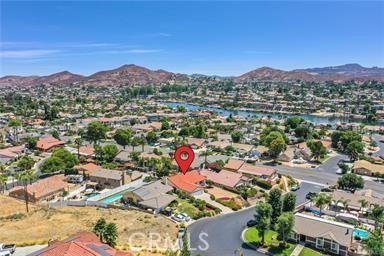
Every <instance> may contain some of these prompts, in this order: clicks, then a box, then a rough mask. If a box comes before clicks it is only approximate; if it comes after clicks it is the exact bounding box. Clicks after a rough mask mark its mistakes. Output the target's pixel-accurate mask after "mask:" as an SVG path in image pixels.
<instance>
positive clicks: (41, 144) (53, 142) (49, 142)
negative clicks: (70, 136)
mask: <svg viewBox="0 0 384 256" xmlns="http://www.w3.org/2000/svg"><path fill="white" fill-rule="evenodd" d="M64 144H65V142H64V141H61V140H58V139H56V138H54V137H52V136H50V135H44V136H42V137H40V139H39V140H38V141H37V143H36V148H37V149H39V150H41V151H44V152H47V151H50V150H51V149H53V148H55V147H59V146H62V145H64Z"/></svg>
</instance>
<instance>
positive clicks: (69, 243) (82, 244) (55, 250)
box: [28, 232, 132, 256]
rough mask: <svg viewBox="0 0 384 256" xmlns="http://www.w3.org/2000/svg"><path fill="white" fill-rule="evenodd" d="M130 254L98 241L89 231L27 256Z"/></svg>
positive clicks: (124, 255) (114, 255)
mask: <svg viewBox="0 0 384 256" xmlns="http://www.w3.org/2000/svg"><path fill="white" fill-rule="evenodd" d="M105 255H109V256H132V254H131V253H128V252H120V251H117V250H116V249H114V248H112V247H110V246H109V245H106V244H104V243H101V242H100V239H99V238H98V237H97V236H96V235H95V234H93V233H91V232H81V233H79V234H77V235H74V236H72V237H69V238H68V239H65V240H62V241H58V242H54V243H52V244H51V245H49V246H48V247H47V248H44V249H42V250H40V251H37V252H34V253H31V254H29V255H28V256H105Z"/></svg>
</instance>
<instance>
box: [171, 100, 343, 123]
mask: <svg viewBox="0 0 384 256" xmlns="http://www.w3.org/2000/svg"><path fill="white" fill-rule="evenodd" d="M164 104H165V105H167V106H169V107H171V108H176V107H177V106H184V107H185V108H186V109H187V110H211V111H215V112H216V113H217V114H218V115H221V116H229V115H230V114H232V115H236V116H242V117H271V118H272V119H277V120H278V119H284V118H287V117H290V116H293V115H292V114H279V113H262V112H257V111H245V110H228V109H223V108H218V107H210V106H201V105H195V104H190V103H183V102H164ZM300 116H301V117H302V118H304V119H305V120H306V121H309V122H312V123H314V124H330V125H334V124H336V123H338V122H341V119H340V118H337V117H322V116H314V115H309V114H300Z"/></svg>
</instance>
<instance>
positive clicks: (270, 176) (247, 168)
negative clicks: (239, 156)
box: [238, 163, 277, 183]
mask: <svg viewBox="0 0 384 256" xmlns="http://www.w3.org/2000/svg"><path fill="white" fill-rule="evenodd" d="M238 172H239V173H242V174H244V175H246V176H252V177H257V178H260V179H264V180H267V181H268V182H270V183H272V182H273V181H275V180H276V178H277V171H276V170H275V169H273V168H270V167H266V166H256V165H251V164H247V163H245V164H243V165H242V166H241V167H240V169H239V171H238Z"/></svg>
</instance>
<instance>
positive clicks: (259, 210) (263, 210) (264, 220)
mask: <svg viewBox="0 0 384 256" xmlns="http://www.w3.org/2000/svg"><path fill="white" fill-rule="evenodd" d="M271 215H272V207H271V205H270V204H268V203H265V202H258V203H257V204H256V214H255V222H256V225H255V227H256V228H257V230H258V232H259V234H260V236H261V244H264V242H265V232H266V231H267V230H268V229H269V227H270V224H271Z"/></svg>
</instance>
